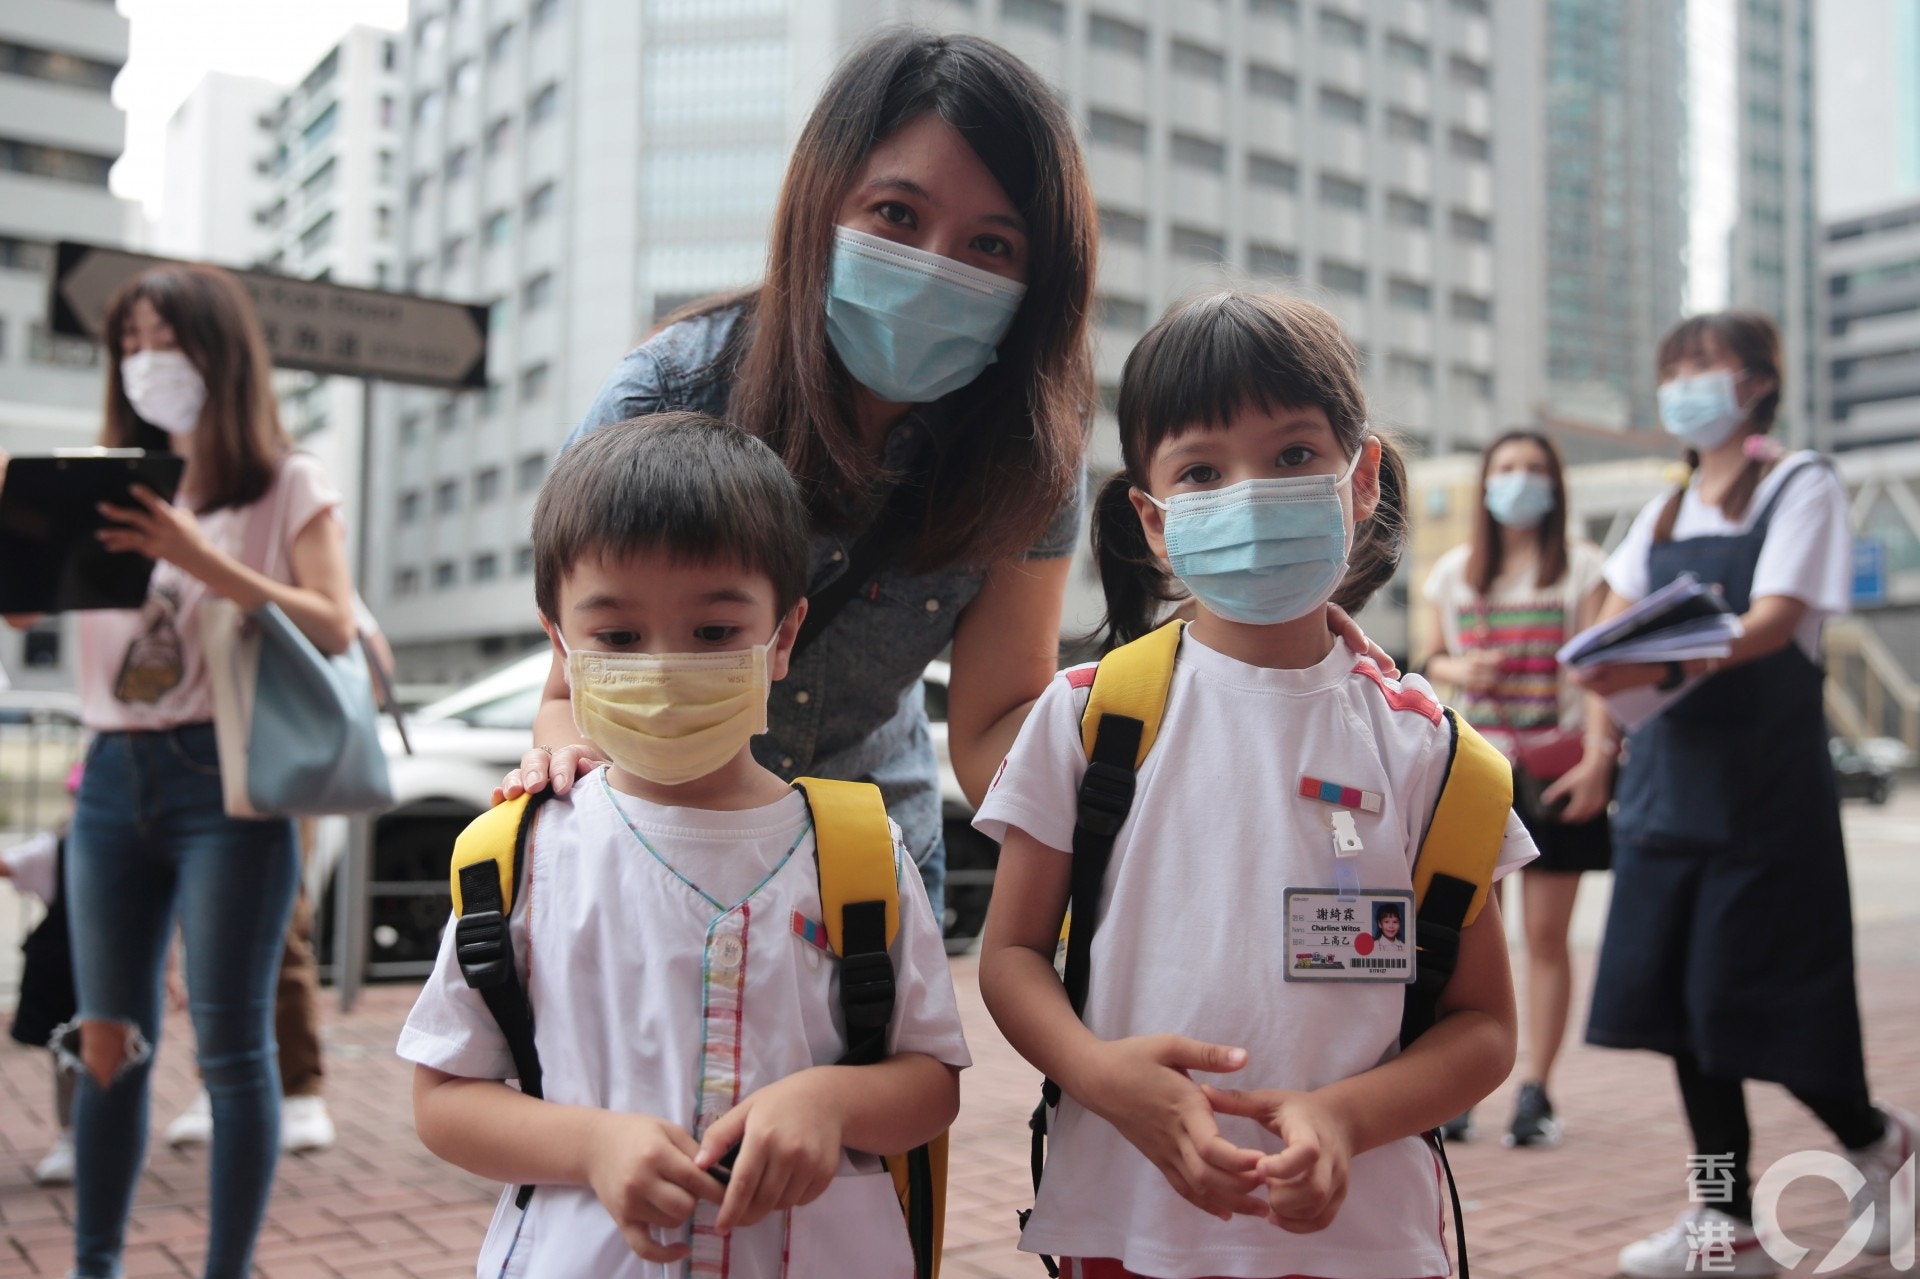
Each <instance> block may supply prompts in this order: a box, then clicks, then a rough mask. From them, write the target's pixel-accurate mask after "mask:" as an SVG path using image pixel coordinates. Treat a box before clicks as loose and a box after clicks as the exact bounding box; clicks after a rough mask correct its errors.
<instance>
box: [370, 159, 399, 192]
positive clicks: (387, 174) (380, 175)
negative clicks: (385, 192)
mask: <svg viewBox="0 0 1920 1279" xmlns="http://www.w3.org/2000/svg"><path fill="white" fill-rule="evenodd" d="M393 170H394V165H393V152H391V151H381V152H380V154H379V155H378V156H377V157H376V158H375V159H374V162H373V180H374V181H375V182H378V183H379V184H380V185H381V186H386V185H388V184H390V183H391V182H392V181H393Z"/></svg>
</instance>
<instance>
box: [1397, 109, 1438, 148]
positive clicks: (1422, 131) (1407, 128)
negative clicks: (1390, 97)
mask: <svg viewBox="0 0 1920 1279" xmlns="http://www.w3.org/2000/svg"><path fill="white" fill-rule="evenodd" d="M1387 136H1388V137H1390V138H1392V139H1394V140H1395V141H1396V142H1410V143H1412V144H1414V145H1415V146H1426V145H1427V144H1428V143H1429V142H1431V141H1432V140H1433V125H1432V124H1431V123H1430V122H1429V121H1428V120H1427V117H1425V116H1423V115H1416V114H1415V113H1414V112H1412V111H1409V110H1407V109H1406V108H1405V107H1388V108H1387Z"/></svg>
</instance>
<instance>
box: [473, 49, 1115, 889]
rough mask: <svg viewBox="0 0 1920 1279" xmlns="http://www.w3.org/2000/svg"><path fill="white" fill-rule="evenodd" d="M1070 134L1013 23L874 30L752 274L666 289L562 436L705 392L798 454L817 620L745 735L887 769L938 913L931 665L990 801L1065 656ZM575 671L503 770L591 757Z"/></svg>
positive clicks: (962, 771)
mask: <svg viewBox="0 0 1920 1279" xmlns="http://www.w3.org/2000/svg"><path fill="white" fill-rule="evenodd" d="M1075 134H1076V129H1075V126H1074V123H1073V120H1072V118H1071V116H1069V115H1068V113H1067V111H1066V109H1065V108H1064V106H1063V105H1062V103H1061V102H1060V101H1059V100H1058V98H1056V97H1055V96H1054V94H1053V92H1052V91H1051V90H1050V89H1049V88H1048V87H1047V86H1046V85H1045V83H1044V82H1043V81H1042V80H1041V79H1040V77H1039V76H1037V75H1036V74H1034V72H1033V71H1032V70H1031V69H1030V68H1029V67H1027V66H1026V65H1025V64H1024V63H1022V62H1021V61H1020V60H1019V59H1018V58H1016V57H1014V56H1013V55H1012V54H1010V53H1008V52H1007V51H1006V50H1005V49H1002V48H1000V47H999V46H998V45H995V44H993V43H991V42H989V41H986V40H982V39H979V38H977V37H974V36H966V35H954V36H941V35H934V34H930V33H928V32H926V31H918V30H893V31H888V32H885V33H883V34H881V35H879V36H876V37H875V38H873V39H872V40H870V41H868V42H867V43H866V44H865V45H863V46H861V47H860V48H858V49H856V50H854V51H853V52H852V53H851V54H850V55H848V57H847V58H846V60H845V61H844V62H842V64H841V65H840V67H839V69H838V70H837V71H836V72H835V74H834V75H833V77H832V78H831V80H830V81H829V82H828V84H827V86H826V88H825V90H824V91H823V92H822V94H821V97H820V101H819V102H818V104H817V105H816V106H815V108H814V111H813V114H812V116H811V117H810V118H809V120H808V122H807V124H806V126H805V128H804V129H802V131H801V134H800V138H799V140H798V142H797V143H796V145H795V147H794V151H793V156H792V159H791V161H790V163H789V166H788V171H787V178H786V182H785V183H784V185H783V186H782V188H781V194H780V203H779V205H778V207H777V209H776V210H775V213H774V218H773V230H772V234H771V237H770V244H769V248H768V258H767V274H766V279H765V281H764V282H763V283H762V284H761V285H759V286H756V287H754V288H751V289H748V290H746V291H745V292H742V293H738V294H734V295H730V296H726V297H720V298H713V299H708V300H706V301H702V302H699V303H696V304H694V305H692V306H691V307H689V308H687V309H686V310H684V311H681V312H679V313H677V314H676V315H674V316H672V317H670V318H669V319H668V321H667V322H666V323H665V324H664V325H663V326H662V327H661V328H660V329H659V330H658V331H656V332H655V333H654V334H653V335H652V336H651V337H649V338H648V339H647V341H645V342H644V343H643V344H642V345H641V346H640V347H638V348H637V349H636V350H634V351H633V352H632V353H630V354H629V355H628V356H627V357H626V359H625V360H623V361H622V362H621V364H620V365H619V366H618V367H617V368H616V369H615V370H614V371H613V374H612V375H611V376H610V377H609V378H608V379H607V382H606V384H605V386H604V387H603V388H602V390H601V393H600V396H599V398H598V399H597V400H596V401H595V403H594V404H593V406H592V407H591V408H590V409H588V410H587V415H586V418H585V419H584V420H583V421H582V422H581V424H580V426H579V427H578V428H577V429H576V430H575V432H574V434H573V436H572V437H571V439H570V440H569V443H572V442H574V441H577V440H578V439H580V438H581V437H582V436H583V435H585V434H586V433H587V432H589V431H592V430H593V429H594V428H596V427H600V426H605V425H608V424H609V423H613V422H619V421H623V420H625V419H628V418H633V417H638V416H644V415H647V414H652V413H659V412H665V411H669V410H693V411H697V412H704V413H710V414H713V415H715V416H717V417H723V418H725V419H727V420H729V421H731V422H733V423H734V424H736V425H738V426H741V427H743V428H745V429H746V430H748V431H750V432H751V433H753V434H754V435H756V436H758V437H759V438H761V439H762V440H765V441H766V442H767V443H768V444H769V445H771V446H772V447H773V449H774V451H775V452H777V453H779V454H780V455H781V457H782V458H784V459H785V461H786V463H787V466H788V468H789V469H790V470H791V471H792V472H793V474H794V475H795V477H796V478H798V479H799V480H800V481H801V486H802V488H803V490H804V491H805V492H806V493H807V495H808V501H809V504H810V508H811V510H810V514H811V515H812V518H813V526H814V535H813V540H812V545H811V547H810V570H811V571H810V574H809V582H808V590H807V595H808V599H809V602H810V603H809V612H808V624H807V628H806V630H804V631H803V632H802V634H801V637H800V640H799V643H798V645H797V646H796V648H795V651H794V656H793V673H792V674H791V675H790V676H789V677H788V678H787V680H786V682H785V683H784V684H783V685H782V686H781V689H780V690H779V691H778V692H776V693H775V695H774V698H773V702H772V705H771V707H770V708H769V712H768V714H769V731H768V732H767V734H766V735H764V736H761V737H757V738H755V739H754V750H755V753H756V755H757V757H758V758H759V759H760V762H761V763H762V764H764V765H765V766H766V767H767V768H769V769H771V770H773V771H774V772H775V773H777V774H779V775H780V776H781V777H783V778H789V779H791V778H793V777H795V776H799V775H804V774H812V775H816V776H821V777H836V778H847V779H851V780H861V781H873V782H877V783H878V784H879V785H880V787H881V789H882V790H883V791H884V792H885V793H886V798H887V810H888V812H889V813H891V814H892V815H893V817H894V819H895V820H896V821H898V822H899V823H900V825H901V828H902V829H903V831H904V832H905V835H906V843H907V847H908V848H909V849H910V850H911V851H912V853H913V856H914V859H915V861H916V862H918V863H919V865H920V869H921V873H922V875H923V877H924V878H925V880H926V884H927V891H928V896H929V897H930V898H931V900H932V901H933V904H934V909H935V911H936V913H939V912H940V911H941V908H942V901H943V894H942V888H943V881H944V877H945V863H946V850H945V848H944V846H943V841H942V829H941V811H940V786H939V776H938V772H937V770H936V766H935V761H934V753H933V746H932V740H931V737H930V734H929V730H928V724H927V713H926V709H925V706H924V704H923V699H922V697H921V694H920V691H919V681H920V674H921V672H922V671H923V670H924V669H925V667H926V665H927V663H928V662H929V661H930V660H932V659H933V658H935V657H937V656H940V655H941V654H942V653H943V652H946V651H947V650H948V648H949V646H950V647H951V661H952V671H953V674H952V683H951V693H950V699H949V703H948V721H949V723H948V737H947V743H948V748H949V751H950V753H951V756H952V760H953V768H954V772H955V773H956V774H957V775H958V777H959V780H960V784H961V786H962V788H963V789H964V790H965V791H966V793H967V795H968V797H969V798H970V799H972V800H973V801H974V802H976V803H977V802H978V801H979V799H980V798H981V796H982V795H983V794H984V793H985V791H986V788H987V785H988V783H989V782H990V781H991V780H992V777H993V773H994V770H995V769H996V768H997V767H998V766H999V763H1000V760H1001V758H1002V757H1003V756H1004V755H1005V754H1006V751H1007V748H1008V747H1009V746H1010V745H1012V743H1013V739H1014V735H1015V733H1016V732H1017V731H1018V729H1019V727H1020V724H1021V722H1022V721H1023V720H1024V719H1025V718H1026V714H1027V711H1028V710H1029V709H1030V708H1031V707H1032V705H1033V702H1034V700H1035V699H1036V698H1037V697H1039V695H1040V693H1041V692H1042V691H1043V690H1044V689H1045V688H1046V685H1047V681H1048V679H1049V678H1050V677H1051V676H1052V675H1053V673H1054V669H1055V665H1056V662H1057V656H1058V651H1059V643H1060V619H1061V611H1062V601H1063V597H1064V595H1065V592H1066V584H1067V575H1068V570H1069V568H1070V567H1071V564H1072V556H1073V552H1074V548H1075V546H1076V545H1077V543H1078V541H1079V531H1080V523H1081V508H1082V505H1083V503H1084V483H1085V477H1084V467H1083V454H1084V451H1085V444H1086V437H1087V431H1088V427H1089V423H1090V418H1091V413H1092V406H1093V404H1094V399H1095V392H1094V384H1093V362H1092V352H1091V350H1090V348H1089V345H1088V321H1089V318H1090V316H1091V314H1092V309H1093V277H1094V262H1093V258H1094V238H1095V230H1096V217H1095V212H1094V204H1093V195H1092V192H1091V190H1090V189H1089V187H1088V184H1087V176H1086V169H1085V165H1084V163H1083V161H1082V158H1081V154H1080V146H1079V142H1078V141H1077V139H1076V136H1075ZM567 697H568V693H567V684H566V678H565V671H564V670H563V669H562V667H561V666H560V665H559V664H558V663H556V664H555V666H554V669H553V673H552V675H551V677H550V678H549V680H548V683H547V689H546V701H545V703H544V705H543V707H542V709H541V711H540V714H539V716H538V718H537V719H536V720H535V727H534V741H535V742H536V743H538V745H536V746H535V747H534V749H532V750H530V751H528V752H527V754H526V756H525V757H524V758H523V759H522V761H521V767H520V768H519V769H517V770H515V771H514V772H513V773H510V774H508V776H507V778H506V780H505V782H504V783H503V785H502V791H501V794H502V795H508V796H510V795H517V794H519V793H520V791H521V789H522V788H523V787H524V788H527V789H534V790H538V789H540V788H541V787H543V786H546V785H547V784H548V783H549V780H551V783H552V785H553V787H554V790H555V792H556V793H565V791H566V790H567V789H568V788H569V787H570V786H571V785H572V782H573V778H574V776H575V775H576V773H577V772H579V771H580V770H581V769H582V768H583V766H585V765H589V764H590V763H591V762H592V760H593V758H594V755H593V754H592V753H591V752H590V750H589V748H588V747H586V746H585V745H583V744H581V743H580V742H579V741H578V738H577V734H576V733H575V732H574V730H573V722H572V718H571V712H570V711H569V708H568V702H567ZM957 834H958V835H959V836H960V837H963V838H966V839H968V840H969V841H971V843H972V844H973V845H974V847H975V851H976V854H978V853H979V852H981V851H984V850H979V848H978V845H979V844H980V842H981V841H980V840H979V837H978V836H975V835H974V834H973V833H972V832H971V831H969V830H967V828H966V827H965V825H964V823H961V824H959V825H958V830H957ZM972 891H973V893H974V894H976V895H977V896H978V897H979V899H980V900H979V902H978V906H979V908H980V909H981V910H984V906H985V900H984V899H985V890H984V889H983V888H975V889H973V890H972Z"/></svg>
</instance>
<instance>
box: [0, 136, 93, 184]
mask: <svg viewBox="0 0 1920 1279" xmlns="http://www.w3.org/2000/svg"><path fill="white" fill-rule="evenodd" d="M113 161H114V157H113V156H110V155H90V154H88V153H87V152H85V151H73V150H69V149H68V148H66V147H43V146H40V145H38V144H37V143H33V142H18V141H15V140H14V139H12V138H0V172H4V173H24V174H27V175H29V176H31V177H36V178H53V179H55V180H56V181H60V182H78V183H82V184H84V185H86V186H96V187H104V186H105V185H107V173H108V171H109V170H111V169H112V168H113Z"/></svg>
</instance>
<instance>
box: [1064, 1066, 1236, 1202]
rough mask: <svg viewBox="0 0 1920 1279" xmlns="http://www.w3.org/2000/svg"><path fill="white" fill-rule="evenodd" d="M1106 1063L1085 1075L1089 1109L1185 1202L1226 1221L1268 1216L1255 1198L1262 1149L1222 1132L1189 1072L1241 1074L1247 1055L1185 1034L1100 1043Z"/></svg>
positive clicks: (1085, 1101)
mask: <svg viewBox="0 0 1920 1279" xmlns="http://www.w3.org/2000/svg"><path fill="white" fill-rule="evenodd" d="M1100 1056H1101V1058H1102V1060H1101V1061H1100V1063H1099V1064H1098V1066H1097V1067H1096V1068H1095V1070H1094V1071H1093V1072H1092V1073H1091V1075H1090V1076H1089V1077H1088V1078H1089V1079H1090V1081H1091V1082H1090V1086H1089V1087H1088V1088H1087V1089H1086V1092H1087V1095H1086V1096H1082V1097H1078V1098H1076V1099H1075V1100H1077V1101H1079V1102H1080V1103H1081V1104H1082V1105H1084V1106H1086V1107H1087V1109H1089V1110H1091V1111H1093V1112H1094V1113H1095V1114H1096V1115H1099V1116H1100V1117H1101V1118H1102V1119H1104V1120H1106V1121H1107V1122H1108V1123H1110V1124H1112V1125H1113V1126H1114V1127H1115V1128H1116V1129H1118V1130H1119V1132H1120V1135H1121V1136H1122V1137H1125V1138H1126V1139H1127V1141H1128V1142H1129V1143H1131V1144H1132V1145H1133V1147H1134V1148H1135V1149H1136V1150H1138V1151H1139V1152H1140V1153H1141V1154H1143V1155H1145V1156H1146V1157H1147V1159H1148V1160H1149V1161H1150V1162H1151V1163H1152V1164H1153V1166H1154V1167H1155V1168H1158V1169H1159V1170H1160V1175H1161V1176H1163V1177H1165V1178H1166V1179H1167V1184H1168V1185H1170V1186H1172V1187H1173V1188H1174V1190H1175V1192H1177V1193H1178V1194H1179V1196H1180V1197H1181V1198H1182V1199H1185V1200H1186V1201H1187V1202H1188V1203H1190V1204H1192V1205H1193V1206H1194V1207H1196V1208H1198V1209H1200V1210H1201V1211H1202V1212H1206V1213H1210V1214H1212V1215H1213V1216H1215V1217H1218V1218H1220V1220H1222V1221H1231V1220H1232V1219H1233V1217H1234V1214H1236V1213H1238V1214H1241V1215H1243V1216H1250V1217H1259V1216H1265V1215H1266V1213H1267V1206H1266V1205H1265V1204H1263V1203H1261V1202H1260V1200H1259V1199H1258V1198H1256V1197H1255V1195H1256V1192H1257V1191H1258V1190H1259V1188H1260V1176H1259V1173H1258V1172H1257V1168H1258V1166H1259V1163H1260V1152H1259V1151H1257V1150H1243V1149H1241V1148H1240V1147H1238V1146H1236V1145H1234V1144H1233V1143H1232V1142H1230V1141H1228V1140H1227V1139H1226V1138H1225V1137H1223V1136H1221V1135H1220V1125H1219V1124H1218V1123H1217V1122H1216V1121H1215V1120H1214V1117H1213V1109H1212V1107H1211V1106H1209V1105H1208V1103H1207V1098H1206V1095H1205V1094H1204V1093H1203V1092H1202V1091H1201V1086H1200V1085H1199V1084H1196V1083H1194V1082H1193V1080H1192V1079H1191V1078H1189V1077H1188V1074H1187V1072H1188V1071H1190V1070H1199V1071H1204V1072H1207V1073H1210V1074H1218V1073H1226V1072H1230V1071H1235V1070H1239V1069H1240V1068H1241V1067H1242V1066H1244V1065H1246V1064H1247V1054H1246V1050H1245V1049H1242V1048H1228V1047H1225V1046H1223V1045H1221V1044H1208V1043H1202V1042H1200V1041H1199V1040H1195V1039H1188V1038H1186V1037H1184V1036H1182V1035H1140V1036H1135V1037H1133V1038H1130V1039H1115V1040H1110V1041H1108V1042H1107V1043H1105V1044H1103V1045H1101V1048H1100Z"/></svg>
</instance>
